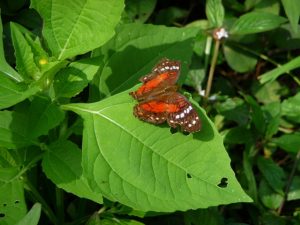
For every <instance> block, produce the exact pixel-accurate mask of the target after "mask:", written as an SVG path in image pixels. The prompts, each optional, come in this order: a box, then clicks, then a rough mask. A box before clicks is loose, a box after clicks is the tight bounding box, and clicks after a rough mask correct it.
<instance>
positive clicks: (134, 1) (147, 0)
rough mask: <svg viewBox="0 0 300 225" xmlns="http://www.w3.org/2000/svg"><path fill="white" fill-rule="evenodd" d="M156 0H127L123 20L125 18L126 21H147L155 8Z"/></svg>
mask: <svg viewBox="0 0 300 225" xmlns="http://www.w3.org/2000/svg"><path fill="white" fill-rule="evenodd" d="M156 1H157V0H144V1H140V0H126V1H125V11H124V12H123V13H125V16H123V20H124V19H125V21H126V22H138V23H144V22H146V20H147V19H148V18H149V17H150V15H151V13H152V12H153V10H154V8H155V5H156ZM127 20H128V21H127Z"/></svg>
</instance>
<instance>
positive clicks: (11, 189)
mask: <svg viewBox="0 0 300 225" xmlns="http://www.w3.org/2000/svg"><path fill="white" fill-rule="evenodd" d="M2 170H3V168H0V171H2ZM0 180H1V181H0V190H1V191H0V202H1V204H0V214H1V217H0V224H3V225H11V224H16V223H17V222H18V221H19V220H20V219H22V218H23V217H24V216H25V215H26V203H25V198H24V187H23V181H22V180H20V179H14V180H11V181H9V182H2V181H3V179H2V173H1V175H0Z"/></svg>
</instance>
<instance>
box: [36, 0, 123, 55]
mask: <svg viewBox="0 0 300 225" xmlns="http://www.w3.org/2000/svg"><path fill="white" fill-rule="evenodd" d="M31 7H32V8H34V9H36V10H37V11H38V12H39V14H40V15H41V16H42V18H43V20H44V27H43V36H44V37H45V39H46V41H47V43H48V46H49V48H50V49H51V51H52V53H53V55H54V56H55V57H57V59H58V60H63V59H66V58H70V57H73V56H76V55H79V54H83V53H86V52H88V51H91V50H92V49H95V48H97V47H100V46H101V45H103V44H104V43H105V42H106V41H108V40H109V39H110V38H111V37H112V36H113V35H114V33H115V32H114V29H115V26H116V25H117V23H118V22H119V20H120V18H121V12H122V10H123V8H124V2H123V0H115V1H110V0H101V1H98V0H91V1H78V2H74V1H72V0H66V1H60V0H44V1H39V0H32V1H31Z"/></svg>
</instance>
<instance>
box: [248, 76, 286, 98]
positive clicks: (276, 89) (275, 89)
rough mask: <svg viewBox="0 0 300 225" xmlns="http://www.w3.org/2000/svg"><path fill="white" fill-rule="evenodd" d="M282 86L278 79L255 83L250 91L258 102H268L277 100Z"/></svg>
mask: <svg viewBox="0 0 300 225" xmlns="http://www.w3.org/2000/svg"><path fill="white" fill-rule="evenodd" d="M281 90H282V86H281V84H279V82H278V81H276V80H275V81H272V82H268V83H266V84H264V85H261V84H256V83H255V85H254V86H253V87H252V92H253V93H254V95H255V97H256V98H257V99H258V101H259V102H262V103H264V104H269V103H271V102H279V101H280V97H281V92H280V91H281Z"/></svg>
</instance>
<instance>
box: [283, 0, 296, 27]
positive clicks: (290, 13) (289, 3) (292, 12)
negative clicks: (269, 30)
mask: <svg viewBox="0 0 300 225" xmlns="http://www.w3.org/2000/svg"><path fill="white" fill-rule="evenodd" d="M281 2H282V5H283V8H284V11H285V14H286V15H287V17H288V18H289V21H290V24H291V27H292V29H293V32H294V33H298V32H299V28H298V23H299V17H300V8H299V2H297V1H295V0H281Z"/></svg>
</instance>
